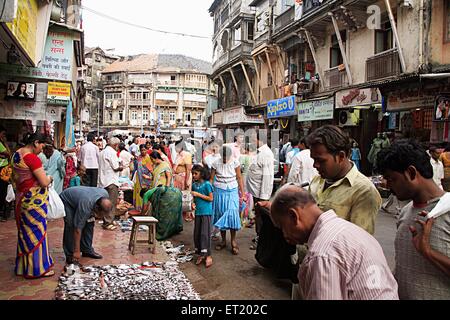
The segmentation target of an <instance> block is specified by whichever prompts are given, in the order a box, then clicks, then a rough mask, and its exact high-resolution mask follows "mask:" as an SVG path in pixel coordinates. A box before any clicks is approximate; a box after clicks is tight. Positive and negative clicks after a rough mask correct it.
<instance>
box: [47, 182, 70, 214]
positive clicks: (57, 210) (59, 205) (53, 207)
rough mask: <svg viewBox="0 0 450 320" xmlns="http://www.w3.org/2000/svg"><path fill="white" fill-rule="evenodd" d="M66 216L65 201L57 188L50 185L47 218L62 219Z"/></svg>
mask: <svg viewBox="0 0 450 320" xmlns="http://www.w3.org/2000/svg"><path fill="white" fill-rule="evenodd" d="M65 216H66V211H65V210H64V203H63V202H62V200H61V198H60V197H59V195H58V193H57V192H56V190H55V188H53V186H52V187H50V188H49V189H48V212H47V220H56V219H61V218H64V217H65Z"/></svg>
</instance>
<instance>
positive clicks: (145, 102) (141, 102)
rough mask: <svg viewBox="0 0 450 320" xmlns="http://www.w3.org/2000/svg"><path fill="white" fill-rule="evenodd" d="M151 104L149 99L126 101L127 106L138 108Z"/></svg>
mask: <svg viewBox="0 0 450 320" xmlns="http://www.w3.org/2000/svg"><path fill="white" fill-rule="evenodd" d="M150 104H151V100H150V99H143V100H142V99H128V105H129V106H140V105H144V106H148V105H150Z"/></svg>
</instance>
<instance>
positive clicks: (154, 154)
mask: <svg viewBox="0 0 450 320" xmlns="http://www.w3.org/2000/svg"><path fill="white" fill-rule="evenodd" d="M150 158H152V159H158V160H161V161H162V160H163V158H162V157H161V155H160V154H159V152H158V151H153V152H152V153H151V154H150Z"/></svg>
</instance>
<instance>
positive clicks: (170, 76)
mask: <svg viewBox="0 0 450 320" xmlns="http://www.w3.org/2000/svg"><path fill="white" fill-rule="evenodd" d="M210 73H211V64H210V63H208V62H205V61H202V60H198V59H194V58H190V57H186V56H182V55H169V54H142V55H137V56H128V57H123V58H121V59H119V60H118V61H116V62H114V63H112V64H111V65H109V66H108V67H106V68H105V69H104V70H103V72H102V84H103V89H104V103H103V106H104V108H103V125H102V127H103V129H104V130H111V129H125V130H129V131H130V132H135V133H140V132H141V131H148V130H150V129H157V128H158V125H159V128H160V129H161V130H162V131H164V130H169V129H174V128H177V127H205V126H206V113H205V111H206V107H207V101H208V100H207V97H208V95H210V94H211V93H213V94H215V89H214V86H213V85H212V83H211V81H210V80H209V78H208V76H209V75H210Z"/></svg>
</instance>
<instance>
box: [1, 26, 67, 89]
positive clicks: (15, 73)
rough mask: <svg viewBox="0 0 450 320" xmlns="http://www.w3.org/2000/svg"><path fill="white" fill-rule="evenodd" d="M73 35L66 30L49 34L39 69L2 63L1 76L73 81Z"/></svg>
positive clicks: (53, 30)
mask: <svg viewBox="0 0 450 320" xmlns="http://www.w3.org/2000/svg"><path fill="white" fill-rule="evenodd" d="M73 39H74V37H73V35H72V34H71V33H70V32H69V31H64V29H59V28H52V29H51V30H50V31H49V32H48V36H47V42H46V44H45V51H44V56H43V58H42V61H41V63H40V66H39V67H38V68H32V67H25V66H20V65H12V64H6V63H1V64H0V74H7V75H9V76H12V77H27V78H36V79H52V80H60V81H61V80H62V81H71V80H72V59H73Z"/></svg>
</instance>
